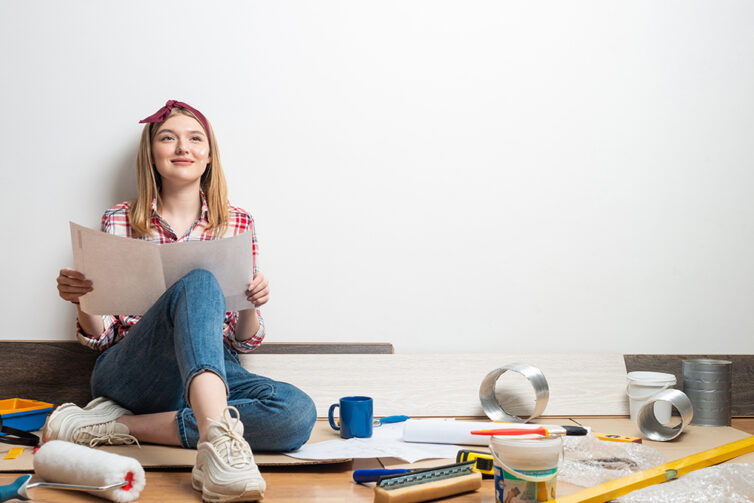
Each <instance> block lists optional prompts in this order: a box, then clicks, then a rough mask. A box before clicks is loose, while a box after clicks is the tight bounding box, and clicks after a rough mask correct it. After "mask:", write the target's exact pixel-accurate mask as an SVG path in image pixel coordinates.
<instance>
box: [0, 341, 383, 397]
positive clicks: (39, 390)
mask: <svg viewBox="0 0 754 503" xmlns="http://www.w3.org/2000/svg"><path fill="white" fill-rule="evenodd" d="M392 352H393V345H392V344H390V343H343V344H341V343H337V344H336V343H322V344H308V343H307V344H302V343H268V342H265V343H263V344H262V345H261V346H259V348H257V350H256V351H255V353H257V354H327V353H334V354H353V353H367V354H391V353H392ZM0 355H2V365H0V399H3V398H30V399H34V400H41V401H43V402H50V403H53V404H61V403H66V402H73V403H76V404H78V405H84V404H86V403H88V402H89V401H90V400H91V399H92V396H91V393H90V391H89V377H90V376H91V373H92V369H93V368H94V362H95V361H96V360H97V357H98V356H99V352H97V351H94V350H92V349H89V348H87V347H85V346H83V345H81V344H80V343H78V342H77V341H0Z"/></svg>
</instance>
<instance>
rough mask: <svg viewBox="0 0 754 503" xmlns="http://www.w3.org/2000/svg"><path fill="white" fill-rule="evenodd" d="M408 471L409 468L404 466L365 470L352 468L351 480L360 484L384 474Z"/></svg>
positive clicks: (374, 480) (377, 478)
mask: <svg viewBox="0 0 754 503" xmlns="http://www.w3.org/2000/svg"><path fill="white" fill-rule="evenodd" d="M410 471H411V470H407V469H405V468H396V469H395V470H386V469H379V470H367V469H363V468H362V469H360V470H354V472H353V481H354V482H357V483H359V484H362V483H364V482H377V481H378V480H380V477H384V476H385V475H399V474H402V473H408V472H410Z"/></svg>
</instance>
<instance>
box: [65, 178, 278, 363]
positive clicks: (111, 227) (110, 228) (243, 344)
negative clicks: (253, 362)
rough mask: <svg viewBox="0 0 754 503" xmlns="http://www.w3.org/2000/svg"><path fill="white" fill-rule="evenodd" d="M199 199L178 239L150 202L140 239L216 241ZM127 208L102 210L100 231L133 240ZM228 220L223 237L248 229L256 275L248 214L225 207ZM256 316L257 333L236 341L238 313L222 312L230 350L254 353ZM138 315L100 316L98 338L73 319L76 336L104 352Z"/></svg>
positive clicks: (257, 338) (254, 240) (261, 330)
mask: <svg viewBox="0 0 754 503" xmlns="http://www.w3.org/2000/svg"><path fill="white" fill-rule="evenodd" d="M201 198H202V211H201V215H200V217H199V220H197V221H196V222H194V223H193V225H192V226H191V227H190V228H189V230H188V231H187V232H186V234H185V235H184V236H182V237H181V238H178V237H177V236H176V235H175V233H174V232H173V230H172V229H171V228H170V225H168V223H167V222H166V221H165V220H164V219H163V218H162V217H160V215H159V213H157V201H156V200H155V201H152V220H151V228H152V230H153V233H152V235H151V236H142V237H141V238H139V239H143V240H145V241H151V242H153V243H157V244H164V243H175V242H182V241H207V240H210V239H215V238H214V237H213V236H212V233H211V232H205V230H204V228H205V226H206V225H207V223H208V222H207V211H208V210H207V200H206V198H205V196H204V193H203V192H202V194H201ZM129 208H130V203H129V202H124V203H120V204H118V205H115V206H113V207H112V208H110V209H108V210H107V211H105V214H104V215H103V216H102V229H101V230H102V231H103V232H108V233H110V234H114V235H116V236H123V237H133V229H132V228H131V223H130V222H129V218H128V210H129ZM228 213H229V221H228V228H227V230H226V231H225V234H224V235H223V236H222V237H230V236H235V235H237V234H241V233H243V232H246V231H248V230H249V229H251V233H252V234H251V239H252V243H253V244H252V262H253V264H254V274H256V273H257V272H259V266H258V264H257V253H258V249H257V236H256V232H255V229H254V219H253V218H252V217H251V215H250V214H249V213H248V212H247V211H245V210H242V209H241V208H237V207H235V206H231V205H228ZM257 316H258V317H259V323H260V326H259V330H258V331H257V333H256V334H254V335H253V336H252V337H251V338H250V339H248V340H245V341H237V340H236V338H235V332H236V324H237V323H238V313H235V312H228V313H225V322H224V324H223V339H224V340H225V343H226V344H229V345H230V346H231V347H232V348H233V349H235V350H236V351H238V352H240V353H248V352H250V351H253V350H254V349H255V348H256V347H257V346H259V345H260V344H261V343H262V339H264V336H265V328H264V320H262V315H261V313H260V311H259V309H257ZM140 319H141V316H131V315H119V316H111V315H103V316H102V320H103V321H104V323H105V329H104V331H103V332H102V333H101V334H99V335H97V336H90V335H88V334H87V333H86V332H84V331H83V330H82V329H81V325H80V324H79V322H78V319H77V320H76V337H77V339H78V340H79V342H81V343H82V344H83V345H85V346H87V347H90V348H92V349H96V350H99V351H104V350H105V349H107V348H109V347H110V346H112V345H113V344H115V343H116V342H118V341H120V340H121V339H122V338H123V337H125V336H126V334H127V333H128V330H129V329H130V328H131V327H132V326H134V325H135V324H136V323H137V322H138V321H139V320H140Z"/></svg>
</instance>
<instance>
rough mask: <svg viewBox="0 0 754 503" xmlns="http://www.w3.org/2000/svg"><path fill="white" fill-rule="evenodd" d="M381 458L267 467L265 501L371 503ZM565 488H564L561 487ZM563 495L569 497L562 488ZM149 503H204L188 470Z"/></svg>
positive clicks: (4, 479)
mask: <svg viewBox="0 0 754 503" xmlns="http://www.w3.org/2000/svg"><path fill="white" fill-rule="evenodd" d="M732 426H733V427H734V428H737V429H739V430H742V431H745V432H747V433H750V434H754V418H746V419H734V420H733V424H732ZM380 467H381V466H380V464H379V462H378V461H377V460H374V459H370V460H355V461H354V462H353V463H343V464H337V465H315V466H312V465H308V466H291V467H277V468H272V467H263V468H262V474H263V476H264V478H265V480H266V481H267V487H268V489H267V492H266V494H265V499H264V501H265V502H274V503H298V502H322V503H336V502H337V503H340V502H348V503H350V502H354V503H359V502H365V503H366V502H370V501H372V500H373V497H374V493H373V490H372V488H371V487H370V486H367V485H361V484H355V483H354V482H353V480H352V474H353V470H355V469H358V468H380ZM18 476H19V474H17V473H3V474H0V485H4V484H8V483H10V482H12V481H13V480H15V479H16V478H17V477H18ZM559 488H560V486H559ZM558 494H559V495H561V496H562V495H563V494H561V492H560V489H559V493H558ZM29 496H30V497H31V498H32V500H33V501H35V502H37V503H59V502H62V503H67V502H81V503H97V502H102V501H104V500H102V499H100V498H96V497H94V496H90V495H87V494H83V493H79V492H66V491H58V490H53V489H42V488H39V489H31V490H30V491H29ZM494 500H495V492H494V486H493V481H492V480H491V479H485V480H484V481H483V482H482V489H481V490H480V491H477V492H473V493H468V494H464V495H458V496H455V497H451V498H446V499H443V500H442V501H443V502H445V501H447V502H452V503H493V502H494ZM139 501H140V502H143V503H162V502H180V503H183V502H200V501H201V497H200V495H199V493H198V492H196V491H194V490H193V489H192V488H191V473H190V472H188V471H153V470H150V471H148V472H147V487H146V489H145V491H144V492H143V493H142V495H141V497H140V498H139Z"/></svg>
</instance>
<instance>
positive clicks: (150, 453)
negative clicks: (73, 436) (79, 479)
mask: <svg viewBox="0 0 754 503" xmlns="http://www.w3.org/2000/svg"><path fill="white" fill-rule="evenodd" d="M36 434H37V435H41V432H36ZM337 438H340V437H339V436H338V433H337V432H335V431H333V430H332V428H330V426H329V425H328V424H327V421H326V420H324V421H322V420H320V421H317V423H316V424H315V425H314V430H313V431H312V435H311V438H309V442H307V443H308V444H311V443H315V442H324V441H326V440H333V439H337ZM13 447H16V446H13V445H9V444H0V472H32V471H33V470H34V460H33V454H32V449H31V448H30V447H26V448H24V451H23V453H22V454H21V455H20V456H19V457H18V458H17V459H3V458H4V457H5V455H6V454H7V452H8V451H9V450H10V449H12V448H13ZM19 447H20V446H19ZM98 449H102V450H105V451H108V452H114V453H115V454H120V455H122V456H129V457H132V458H135V459H137V460H138V461H139V463H141V465H142V466H143V467H144V468H145V469H149V468H166V467H170V468H185V469H190V468H191V467H193V466H194V461H196V450H195V449H181V448H179V447H166V446H162V445H150V444H142V446H141V448H139V447H137V446H135V445H118V446H104V447H98ZM254 459H255V460H256V462H257V464H258V465H259V466H296V465H313V464H333V463H345V462H349V461H351V458H340V459H320V460H309V459H296V458H292V457H290V456H286V455H285V454H281V453H268V452H255V453H254Z"/></svg>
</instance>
